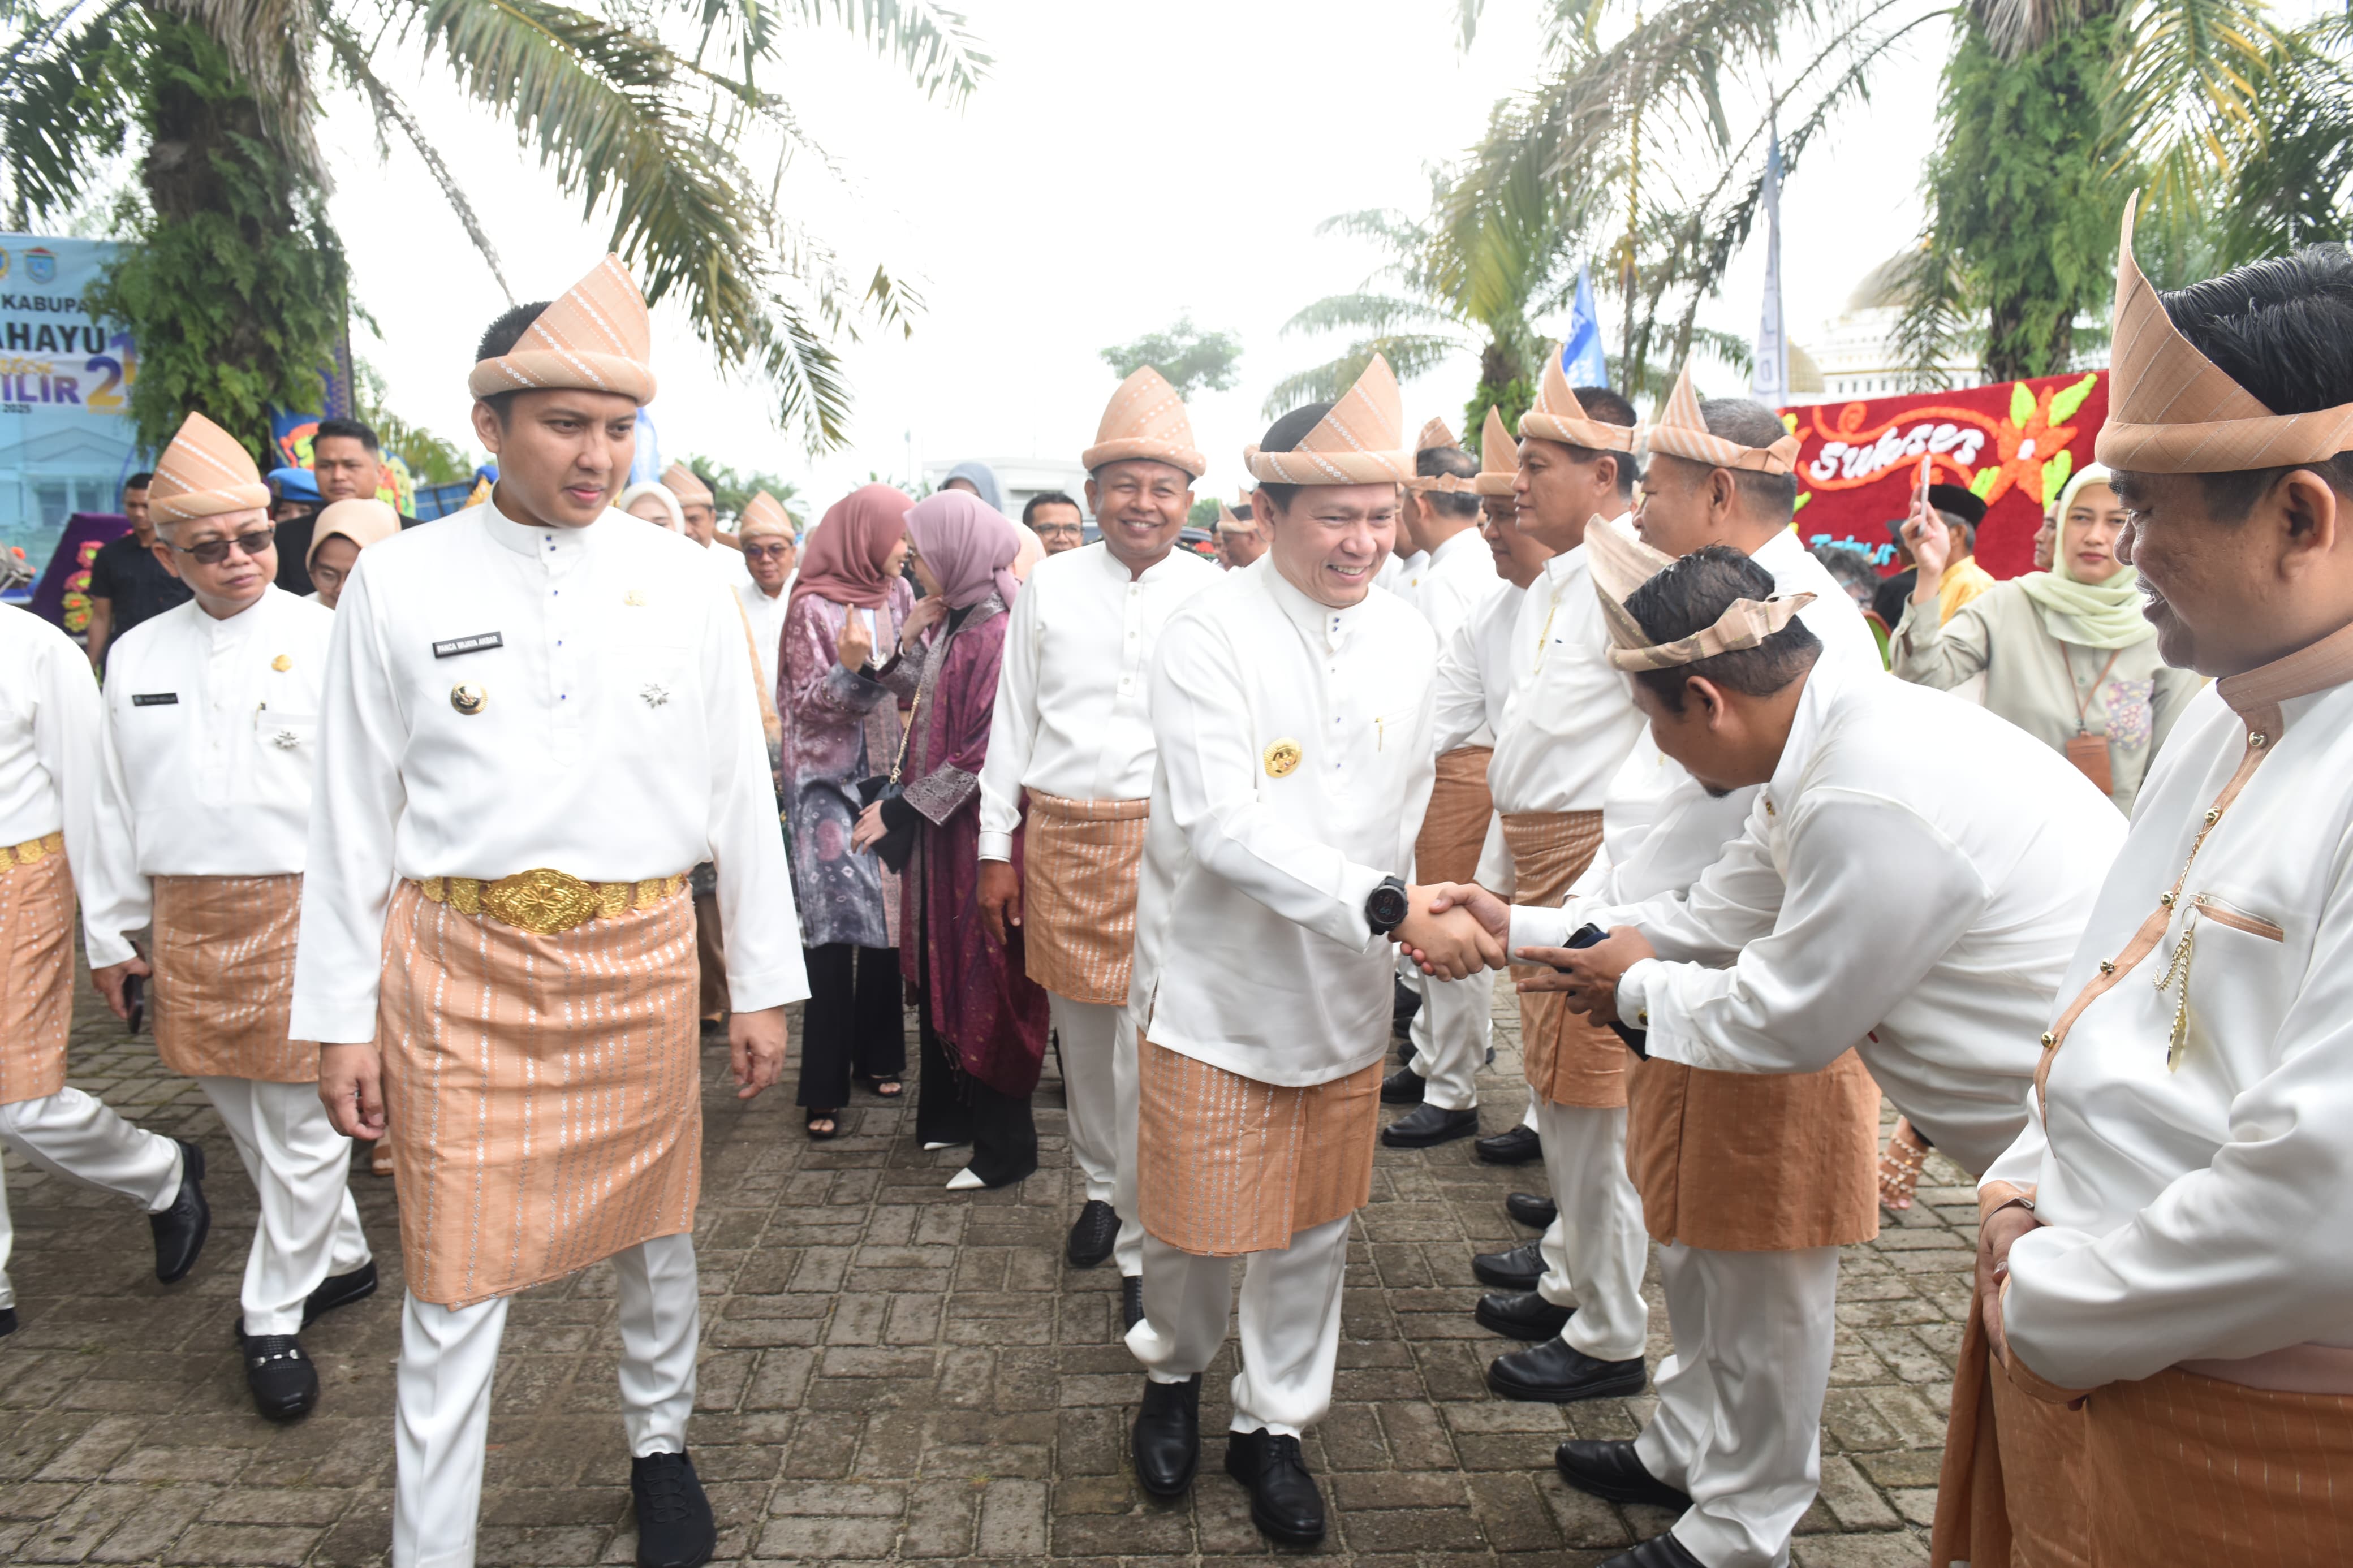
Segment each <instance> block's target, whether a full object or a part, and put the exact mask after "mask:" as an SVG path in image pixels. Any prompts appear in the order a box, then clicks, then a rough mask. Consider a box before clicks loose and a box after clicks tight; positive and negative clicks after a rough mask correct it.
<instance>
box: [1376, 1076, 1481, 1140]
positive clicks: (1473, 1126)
mask: <svg viewBox="0 0 2353 1568" xmlns="http://www.w3.org/2000/svg"><path fill="white" fill-rule="evenodd" d="M1409 1070H1410V1069H1409ZM1478 1134H1479V1108H1478V1107H1477V1106H1475V1105H1473V1106H1467V1107H1465V1108H1464V1109H1462V1110H1440V1108H1439V1107H1437V1106H1435V1105H1417V1106H1415V1107H1414V1108H1413V1109H1412V1110H1409V1111H1407V1112H1406V1113H1405V1114H1404V1115H1403V1116H1400V1117H1398V1119H1397V1120H1396V1121H1392V1122H1390V1123H1389V1124H1388V1126H1387V1127H1384V1128H1382V1129H1381V1142H1384V1143H1386V1144H1388V1146H1389V1147H1390V1148H1392V1149H1434V1148H1436V1147H1437V1146H1438V1145H1439V1144H1440V1143H1451V1142H1454V1140H1456V1139H1457V1138H1475V1137H1477V1136H1478Z"/></svg>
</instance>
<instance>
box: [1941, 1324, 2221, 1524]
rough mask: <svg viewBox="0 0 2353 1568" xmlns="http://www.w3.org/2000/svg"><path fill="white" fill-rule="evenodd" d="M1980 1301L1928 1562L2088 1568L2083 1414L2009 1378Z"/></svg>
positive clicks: (1961, 1369) (1966, 1350)
mask: <svg viewBox="0 0 2353 1568" xmlns="http://www.w3.org/2000/svg"><path fill="white" fill-rule="evenodd" d="M1981 1301H1982V1298H1980V1297H1978V1296H1977V1295H1976V1294H1974V1293H1972V1294H1971V1296H1970V1297H1969V1316H1968V1322H1967V1323H1965V1324H1964V1325H1962V1328H1961V1359H1960V1364H1959V1365H1958V1366H1957V1367H1956V1368H1955V1369H1954V1373H1953V1405H1952V1415H1951V1416H1950V1417H1949V1419H1948V1420H1947V1425H1946V1427H1945V1463H1944V1469H1943V1472H1942V1473H1941V1474H1940V1475H1939V1476H1938V1477H1937V1479H1936V1531H1935V1534H1934V1536H1933V1537H1932V1539H1931V1542H1930V1545H1929V1553H1930V1558H1931V1560H1932V1561H1933V1562H1936V1563H1955V1562H1959V1563H1968V1564H1969V1565H1970V1568H2085V1565H2086V1564H2087V1563H2090V1562H2091V1560H2092V1559H2091V1556H2090V1547H2089V1543H2088V1542H2089V1529H2088V1526H2089V1517H2088V1513H2087V1507H2088V1505H2089V1504H2090V1503H2091V1501H2092V1500H2091V1498H2090V1497H2089V1496H2088V1495H2087V1494H2086V1492H2085V1490H2084V1486H2085V1482H2086V1479H2087V1476H2086V1463H2087V1461H2086V1459H2085V1456H2084V1431H2085V1428H2084V1415H2083V1412H2081V1411H2077V1410H2070V1409H2068V1408H2067V1407H2066V1406H2065V1405H2053V1404H2051V1403H2048V1402H2047V1401H2044V1400H2042V1399H2038V1398H2036V1397H2034V1396H2033V1395H2032V1394H2028V1393H2027V1392H2026V1391H2025V1390H2024V1389H2023V1388H2021V1387H2020V1386H2019V1385H2018V1384H2016V1383H2014V1382H2012V1381H2011V1380H2010V1373H2009V1372H2008V1370H2007V1369H2005V1368H2004V1367H2003V1366H2002V1364H2001V1363H2000V1362H1998V1361H1996V1360H1994V1359H1993V1356H1992V1353H1991V1352H1990V1350H1989V1344H1988V1342H1987V1339H1986V1331H1985V1315H1984V1314H1983V1313H1982V1312H1981V1311H1980V1310H1978V1309H1979V1306H1980V1304H1981ZM2171 1561H2173V1559H2171V1558H2168V1557H2166V1556H2164V1555H2163V1554H2162V1553H2160V1554H2159V1555H2158V1556H2156V1557H2152V1558H2149V1559H2147V1562H2148V1563H2150V1564H2152V1565H2153V1564H2155V1563H2160V1562H2171ZM2200 1561H2210V1562H2224V1561H2230V1559H2229V1558H2227V1557H2225V1558H2211V1559H2201V1560H2200Z"/></svg>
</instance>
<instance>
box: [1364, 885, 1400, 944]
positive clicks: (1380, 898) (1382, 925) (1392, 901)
mask: <svg viewBox="0 0 2353 1568" xmlns="http://www.w3.org/2000/svg"><path fill="white" fill-rule="evenodd" d="M1410 907H1411V906H1410V905H1409V904H1408V903H1407V901H1406V896H1405V882H1404V879H1401V878H1398V877H1384V878H1382V879H1381V885H1380V886H1379V887H1377V888H1375V889H1373V890H1372V892H1371V893H1369V894H1367V895H1366V899H1365V923H1366V925H1368V926H1370V927H1372V928H1373V934H1374V935H1375V936H1387V935H1388V934H1389V932H1391V931H1395V930H1397V928H1398V927H1399V926H1401V925H1403V924H1405V917H1406V914H1407V912H1408V911H1409V909H1410Z"/></svg>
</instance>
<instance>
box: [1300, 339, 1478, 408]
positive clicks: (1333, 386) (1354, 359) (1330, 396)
mask: <svg viewBox="0 0 2353 1568" xmlns="http://www.w3.org/2000/svg"><path fill="white" fill-rule="evenodd" d="M1462 348H1463V345H1462V342H1461V340H1460V339H1458V338H1450V337H1438V336H1434V335H1429V334H1420V333H1411V332H1406V333H1395V334H1390V335H1387V336H1383V337H1377V338H1367V339H1366V340H1365V341H1363V342H1356V343H1351V344H1349V345H1348V348H1347V351H1346V352H1345V353H1342V354H1340V355H1338V356H1337V357H1335V358H1333V359H1329V360H1326V361H1324V363H1322V364H1319V365H1315V366H1314V367H1312V368H1310V369H1307V370H1303V371H1301V372H1299V373H1298V374H1295V375H1287V376H1284V377H1283V378H1282V380H1281V381H1278V382H1276V383H1275V384H1274V389H1273V390H1272V391H1271V392H1269V393H1268V394H1267V395H1266V405H1265V408H1264V410H1263V412H1264V413H1265V415H1266V416H1267V417H1268V418H1269V419H1279V418H1281V417H1282V416H1283V415H1284V414H1286V413H1288V412H1290V411H1291V410H1292V409H1293V408H1297V407H1298V406H1300V405H1302V404H1306V403H1328V402H1331V401H1333V400H1335V399H1336V398H1338V397H1339V396H1341V395H1343V394H1344V393H1345V392H1346V391H1347V390H1348V388H1350V387H1351V386H1354V385H1355V384H1356V378H1357V377H1358V376H1360V375H1362V374H1365V367H1366V365H1368V364H1370V363H1373V356H1374V355H1375V354H1378V355H1380V356H1381V357H1382V358H1383V359H1385V360H1387V361H1388V362H1389V369H1390V370H1392V371H1394V372H1396V373H1397V377H1398V380H1399V381H1411V380H1412V379H1413V378H1414V377H1415V376H1418V375H1423V374H1428V373H1429V372H1430V371H1433V370H1436V369H1437V368H1438V367H1439V366H1440V364H1443V363H1445V362H1446V358H1447V356H1448V355H1449V354H1455V353H1461V352H1462Z"/></svg>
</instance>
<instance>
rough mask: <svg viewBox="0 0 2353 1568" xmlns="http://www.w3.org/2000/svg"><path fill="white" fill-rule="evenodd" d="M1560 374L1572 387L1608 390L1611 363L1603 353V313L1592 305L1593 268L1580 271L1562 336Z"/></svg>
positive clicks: (1582, 268)
mask: <svg viewBox="0 0 2353 1568" xmlns="http://www.w3.org/2000/svg"><path fill="white" fill-rule="evenodd" d="M1560 370H1561V374H1563V375H1566V376H1567V377H1568V384H1569V385H1571V386H1607V385H1609V359H1608V357H1607V356H1605V355H1604V354H1603V353H1602V352H1601V312H1600V311H1599V310H1596V309H1595V308H1594V305H1593V268H1590V267H1580V268H1577V300H1576V303H1574V304H1573V305H1571V306H1570V307H1569V311H1568V331H1566V332H1564V333H1563V334H1561V342H1560Z"/></svg>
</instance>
